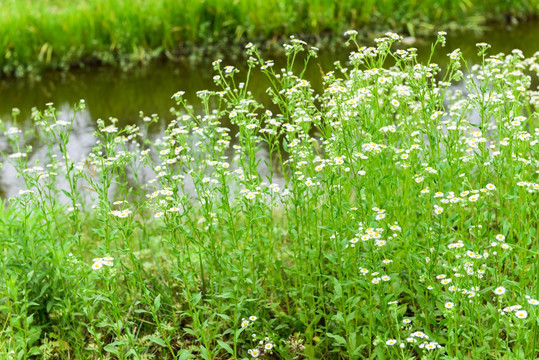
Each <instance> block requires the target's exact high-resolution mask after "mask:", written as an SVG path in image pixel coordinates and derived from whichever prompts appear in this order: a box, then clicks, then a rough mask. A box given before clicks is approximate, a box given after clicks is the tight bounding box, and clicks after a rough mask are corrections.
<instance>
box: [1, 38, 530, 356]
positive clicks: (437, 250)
mask: <svg viewBox="0 0 539 360" xmlns="http://www.w3.org/2000/svg"><path fill="white" fill-rule="evenodd" d="M348 34H349V35H350V37H351V38H350V41H351V42H352V43H355V44H356V45H357V43H356V39H355V36H356V34H355V33H354V32H348ZM399 39H400V38H399V36H398V35H396V34H393V33H388V34H386V36H385V37H383V38H379V39H377V40H376V44H377V45H376V47H360V46H359V45H358V46H357V50H356V51H354V52H353V53H351V54H350V64H348V65H347V67H346V68H341V67H340V66H339V65H336V66H337V68H336V69H335V71H332V72H328V73H325V74H324V75H323V81H324V84H325V86H324V88H325V90H324V91H323V92H321V93H316V92H315V91H314V90H313V89H312V87H311V84H310V83H309V82H308V81H306V80H305V79H303V78H302V72H301V69H300V70H299V71H298V70H297V69H298V67H297V66H295V63H296V65H297V63H304V64H305V66H307V65H306V64H307V63H308V62H309V60H310V59H312V58H313V57H315V56H316V52H317V49H316V48H313V47H310V46H308V45H307V44H306V43H304V42H303V41H301V40H298V39H293V40H291V42H290V43H288V44H286V45H285V51H286V52H287V56H288V65H287V68H286V69H283V70H279V69H274V66H273V61H271V60H268V59H263V58H261V57H260V55H259V52H258V51H257V49H256V47H254V46H251V45H247V53H248V55H249V56H250V58H249V60H248V63H249V67H248V72H247V73H246V74H244V73H238V70H237V69H236V68H234V67H233V66H225V64H223V63H222V62H221V61H215V62H214V70H215V72H216V75H215V77H214V79H215V82H216V86H217V87H218V88H219V91H210V90H203V91H200V92H198V94H197V95H198V97H199V98H200V104H198V105H197V107H196V109H199V110H197V111H195V110H193V109H195V107H193V106H192V105H190V104H187V102H186V101H185V97H184V94H183V93H182V92H178V93H176V94H174V96H173V98H174V99H176V101H177V103H178V108H176V109H172V114H173V116H172V120H171V121H170V123H169V124H168V126H167V127H166V129H165V130H164V133H162V134H161V137H159V138H150V137H149V136H148V135H147V134H148V127H149V126H152V123H153V122H156V121H158V120H159V119H157V117H153V118H152V117H146V116H144V115H143V114H142V115H141V122H140V126H137V125H130V126H127V127H125V128H119V127H118V126H116V125H115V124H116V123H115V120H114V119H112V120H111V123H105V122H104V121H98V124H97V130H96V132H95V135H96V137H97V139H98V140H97V142H96V144H95V147H94V148H93V150H91V152H90V153H89V155H88V156H86V157H84V158H82V159H73V158H72V157H70V156H68V154H67V148H68V143H69V135H70V133H71V132H72V130H73V129H75V128H76V126H77V124H76V123H74V122H69V121H63V120H58V119H57V111H56V110H55V108H54V106H53V104H48V105H47V108H46V109H44V110H43V111H40V110H37V109H34V110H33V120H34V121H35V123H36V124H37V125H36V128H35V129H34V131H27V132H25V133H23V132H22V131H20V130H19V129H18V128H17V123H16V118H17V115H18V111H17V110H14V113H13V116H14V119H15V120H12V121H10V122H9V123H3V124H2V132H3V134H4V135H3V136H4V137H5V138H4V139H3V140H4V141H5V143H8V144H9V145H10V150H9V151H8V152H7V153H5V154H3V155H4V157H5V158H6V159H7V161H8V162H9V163H10V164H12V165H13V166H14V167H15V168H16V169H17V172H18V173H19V174H20V176H21V179H22V180H21V182H22V183H24V186H25V187H24V188H23V189H21V192H20V194H19V195H18V196H16V197H14V198H12V199H10V200H9V202H7V203H5V204H3V206H0V211H1V214H0V222H1V223H0V227H1V228H2V231H1V232H0V244H2V249H3V250H2V256H1V257H0V274H1V281H0V357H1V358H2V359H28V358H44V359H68V358H69V359H104V358H112V359H152V358H153V359H181V360H184V359H249V358H254V357H259V358H263V359H304V358H306V359H366V358H370V359H402V360H405V359H486V358H492V359H532V358H533V357H534V356H536V354H537V353H538V351H539V324H538V313H539V306H538V304H539V281H538V279H537V277H538V276H539V256H538V253H539V232H538V231H537V228H538V220H539V207H538V206H537V205H538V204H537V200H538V197H537V195H538V193H539V184H538V172H537V170H538V166H539V163H538V160H537V159H538V158H539V157H538V155H539V154H538V143H539V131H538V128H537V112H536V110H537V105H538V103H539V96H538V93H537V91H532V90H530V84H531V78H530V76H529V75H527V74H528V73H529V71H535V72H537V70H538V69H539V66H538V64H539V57H538V56H539V54H536V55H535V56H534V57H532V58H524V56H522V53H521V52H519V51H514V52H513V53H511V54H509V55H496V56H488V55H487V52H488V48H489V46H488V45H487V44H482V43H481V44H478V51H479V55H480V57H481V58H482V62H481V63H480V64H478V65H476V66H473V67H472V68H470V69H466V74H469V75H464V74H463V72H461V70H460V68H461V66H462V65H464V66H466V64H465V63H464V62H463V56H462V54H461V53H460V51H459V50H458V49H457V50H454V51H452V52H450V53H449V58H450V62H449V65H448V67H447V69H444V70H442V69H440V67H439V66H438V65H436V64H434V63H431V62H428V63H425V64H421V63H418V61H417V58H416V53H415V49H408V50H403V49H399V50H392V49H391V47H392V44H393V43H394V42H396V41H399ZM444 42H445V38H444V34H443V33H440V34H439V36H438V40H437V42H436V44H434V46H433V51H434V49H435V48H436V47H439V46H440V45H443V44H444ZM446 51H447V50H444V52H446ZM386 60H387V61H386ZM389 60H391V61H389ZM386 63H391V64H392V66H391V67H389V68H388V67H387V65H386ZM463 70H464V69H463ZM259 71H260V72H262V73H263V74H265V75H266V76H267V77H268V79H269V81H270V83H271V86H270V88H269V89H268V91H267V94H268V95H267V96H268V97H270V98H271V99H272V100H273V102H274V103H275V104H276V106H278V107H279V109H280V110H279V114H276V113H272V112H271V111H269V110H267V109H265V108H263V106H262V105H260V100H259V99H254V98H253V96H252V94H251V93H250V91H249V89H250V88H251V85H252V84H251V83H250V78H251V74H253V73H255V72H259ZM460 79H463V82H462V83H461V85H462V86H460V87H459V88H456V87H455V88H454V87H451V84H452V82H453V83H454V82H457V81H459V80H460ZM82 108H84V102H82V101H81V103H80V104H79V105H78V106H77V110H80V109H82ZM226 121H230V122H231V123H232V124H233V127H234V129H235V130H234V131H235V133H233V132H232V131H231V129H228V128H225V127H223V125H222V124H223V123H225V122H226ZM30 143H32V144H33V146H34V148H35V147H37V146H38V144H39V143H42V144H43V145H42V146H44V148H45V149H46V151H44V152H43V153H46V154H47V156H46V158H43V157H42V158H41V159H40V160H39V161H38V160H31V158H32V149H33V148H32V147H31V146H29V145H28V144H30Z"/></svg>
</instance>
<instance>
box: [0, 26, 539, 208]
mask: <svg viewBox="0 0 539 360" xmlns="http://www.w3.org/2000/svg"><path fill="white" fill-rule="evenodd" d="M436 32H437V31H435V30H433V34H435V33H436ZM537 35H539V22H533V23H525V24H521V25H519V26H517V27H512V28H509V27H507V26H496V27H492V28H490V29H487V30H486V31H484V32H482V33H479V32H477V33H476V32H466V33H458V34H454V35H452V34H449V35H448V37H447V45H446V47H445V48H442V49H438V51H437V53H436V55H435V56H434V58H433V61H434V62H437V63H438V64H441V65H443V64H444V63H446V62H447V54H448V53H449V52H451V51H452V50H454V49H456V48H460V49H461V50H462V52H463V53H464V55H465V56H466V57H467V58H468V59H469V60H470V61H471V62H474V63H476V62H477V61H478V58H477V55H476V52H477V51H476V46H475V44H476V43H478V42H482V41H484V42H487V43H489V44H491V45H492V48H491V50H490V51H489V53H490V54H496V53H499V52H504V53H509V52H510V51H511V50H512V49H520V50H522V51H523V52H524V55H525V56H531V55H532V54H533V53H535V52H536V51H539V42H537ZM434 40H435V37H433V38H432V39H426V40H423V41H417V42H414V43H412V44H407V45H406V47H410V46H413V47H416V48H417V49H418V54H419V57H420V58H422V59H424V60H426V59H427V58H428V55H429V53H430V44H431V42H432V41H434ZM367 45H369V44H367ZM351 50H353V48H351V47H350V48H346V47H345V46H344V45H343V47H342V48H340V49H337V50H335V49H333V50H331V51H330V50H326V49H323V48H322V49H320V52H319V57H318V58H317V59H314V61H312V63H311V66H310V68H309V69H308V71H307V73H306V77H307V79H308V80H310V81H311V83H312V84H313V85H314V86H315V88H316V87H320V86H321V79H320V78H321V76H320V68H319V66H318V65H320V67H321V68H322V69H323V70H324V71H326V72H327V71H330V70H333V68H334V66H333V63H334V62H335V61H336V60H340V61H341V62H342V63H343V64H345V63H346V60H347V58H348V54H349V52H350V51H351ZM263 55H264V57H265V58H272V59H274V60H275V64H276V68H280V65H281V64H283V63H284V61H285V59H284V58H283V56H282V55H281V56H279V57H275V56H270V55H266V54H263ZM212 60H214V59H208V61H206V62H203V63H202V64H198V65H197V66H196V67H195V66H190V65H189V64H186V63H173V62H153V63H151V64H150V65H148V66H145V67H139V68H136V69H133V70H131V71H129V72H123V71H121V70H119V69H115V68H109V67H100V68H88V69H77V70H74V71H71V72H68V73H59V72H49V73H46V74H44V75H43V76H42V78H41V80H40V81H35V80H31V79H27V78H24V79H4V80H0V119H2V120H3V121H5V122H8V123H9V122H10V121H11V112H12V108H19V109H20V111H21V114H20V116H19V121H18V125H17V126H18V127H19V128H23V129H24V128H29V127H32V126H33V124H32V122H31V121H30V119H29V114H30V112H31V108H32V107H34V106H35V107H38V108H40V109H44V108H45V104H46V103H48V102H53V103H54V105H55V107H56V108H57V109H59V111H60V120H70V119H71V117H72V114H73V110H72V106H73V105H74V104H76V103H78V102H79V100H80V99H84V100H85V102H86V110H85V111H84V112H83V113H81V114H78V115H77V118H76V122H77V123H76V128H75V129H74V131H73V133H72V141H71V145H72V146H70V151H71V152H72V153H71V156H72V157H73V158H74V159H78V158H79V157H81V156H83V155H84V154H87V153H88V151H89V150H90V149H91V147H92V146H93V144H94V143H95V139H94V138H93V135H92V133H93V131H94V129H95V121H96V120H97V119H99V118H102V119H108V118H109V117H115V118H118V119H119V125H127V124H132V123H138V122H139V121H140V118H139V112H140V111H143V112H144V113H145V114H147V115H149V114H154V113H155V114H158V115H159V116H160V117H161V118H162V119H164V121H166V122H168V120H170V116H169V109H170V107H172V106H174V105H175V103H174V101H173V100H172V99H171V96H172V94H174V93H175V92H176V91H179V90H182V91H185V93H186V98H187V99H188V100H189V101H190V102H191V103H193V104H196V103H197V101H196V100H197V99H196V96H195V93H196V91H198V90H202V89H216V86H215V85H214V83H213V80H212V77H213V76H214V75H215V74H214V72H213V69H212V66H211V61H212ZM223 65H234V66H236V67H238V68H239V69H240V70H243V69H245V60H239V61H238V60H236V61H235V62H231V61H227V59H224V61H223ZM251 83H252V84H256V85H257V86H256V87H254V88H252V92H253V94H254V96H255V97H257V98H258V99H260V101H261V102H263V103H265V104H268V103H267V101H264V99H265V98H266V99H267V96H265V90H266V88H267V87H268V84H267V82H266V81H265V79H263V78H262V75H260V74H255V76H254V77H253V78H252V82H251ZM268 105H270V104H268ZM160 130H161V128H159V127H155V131H160ZM232 135H233V134H232ZM3 142H5V139H2V138H0V150H6V144H5V143H3ZM38 153H39V147H38V145H37V144H36V145H35V147H34V154H35V156H38V157H39V154H38ZM18 189H19V184H18V181H17V179H16V174H15V172H14V171H13V169H12V168H10V167H8V166H5V167H4V169H3V170H2V171H1V172H0V197H4V198H6V197H9V196H12V195H14V194H15V193H16V192H17V191H18Z"/></svg>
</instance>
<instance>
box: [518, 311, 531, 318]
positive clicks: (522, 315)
mask: <svg viewBox="0 0 539 360" xmlns="http://www.w3.org/2000/svg"><path fill="white" fill-rule="evenodd" d="M515 316H516V317H517V318H519V319H525V318H527V317H528V312H527V311H526V310H519V311H515Z"/></svg>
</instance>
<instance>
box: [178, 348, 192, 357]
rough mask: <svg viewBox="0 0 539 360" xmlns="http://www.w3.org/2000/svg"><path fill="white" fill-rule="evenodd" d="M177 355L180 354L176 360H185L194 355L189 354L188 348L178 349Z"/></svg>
mask: <svg viewBox="0 0 539 360" xmlns="http://www.w3.org/2000/svg"><path fill="white" fill-rule="evenodd" d="M178 355H180V357H179V358H178V360H187V359H191V358H194V356H193V355H192V354H191V352H190V351H189V350H185V349H182V350H180V351H178Z"/></svg>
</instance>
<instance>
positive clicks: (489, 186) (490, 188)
mask: <svg viewBox="0 0 539 360" xmlns="http://www.w3.org/2000/svg"><path fill="white" fill-rule="evenodd" d="M485 189H487V190H496V186H495V185H494V184H487V185H486V186H485Z"/></svg>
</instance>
